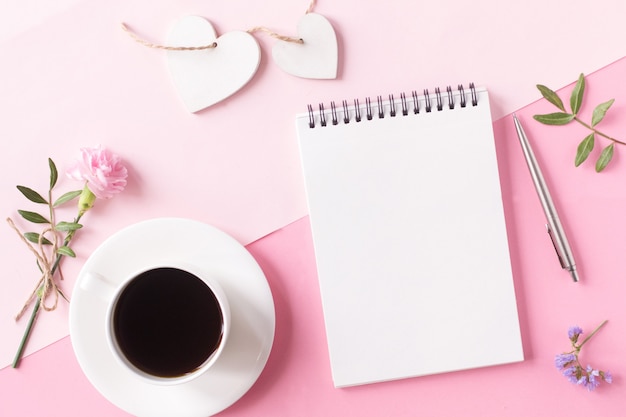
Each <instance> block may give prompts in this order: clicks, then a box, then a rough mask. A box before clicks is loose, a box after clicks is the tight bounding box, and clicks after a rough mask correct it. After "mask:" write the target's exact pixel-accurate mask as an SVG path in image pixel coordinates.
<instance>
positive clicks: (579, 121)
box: [573, 116, 626, 145]
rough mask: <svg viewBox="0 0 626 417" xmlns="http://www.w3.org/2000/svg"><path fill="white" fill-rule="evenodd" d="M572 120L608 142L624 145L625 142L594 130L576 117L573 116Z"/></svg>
mask: <svg viewBox="0 0 626 417" xmlns="http://www.w3.org/2000/svg"><path fill="white" fill-rule="evenodd" d="M573 120H574V121H576V122H578V123H579V124H581V125H583V126H584V127H586V128H587V129H589V130H591V131H592V132H593V133H595V134H596V135H598V136H602V137H603V138H606V139H608V140H610V141H613V142H615V143H619V144H620V145H626V142H624V141H621V140H619V139H616V138H614V137H611V136H609V135H607V134H606V133H602V132H600V131H599V130H598V129H596V128H595V127H593V126H591V125H590V124H588V123H585V122H583V121H582V120H581V119H580V118H579V117H578V116H575V117H574V119H573Z"/></svg>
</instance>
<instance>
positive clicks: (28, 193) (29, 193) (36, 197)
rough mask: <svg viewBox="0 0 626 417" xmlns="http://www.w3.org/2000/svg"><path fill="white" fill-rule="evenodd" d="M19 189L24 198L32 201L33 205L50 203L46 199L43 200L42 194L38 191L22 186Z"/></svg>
mask: <svg viewBox="0 0 626 417" xmlns="http://www.w3.org/2000/svg"><path fill="white" fill-rule="evenodd" d="M17 189H18V190H20V192H21V193H22V194H24V197H26V198H28V199H29V200H30V201H32V202H33V203H39V204H48V202H47V201H46V199H45V198H43V197H42V196H41V194H39V193H38V192H37V191H35V190H32V189H30V188H28V187H24V186H22V185H18V186H17Z"/></svg>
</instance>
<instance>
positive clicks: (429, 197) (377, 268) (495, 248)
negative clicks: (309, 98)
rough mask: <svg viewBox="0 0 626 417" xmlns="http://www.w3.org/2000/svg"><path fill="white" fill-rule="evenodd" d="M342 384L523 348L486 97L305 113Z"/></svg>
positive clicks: (479, 360)
mask: <svg viewBox="0 0 626 417" xmlns="http://www.w3.org/2000/svg"><path fill="white" fill-rule="evenodd" d="M296 125H297V133H298V140H299V144H300V152H301V158H302V166H303V172H304V179H305V186H306V192H307V199H308V205H309V212H310V222H311V228H312V232H313V243H314V248H315V257H316V263H317V270H318V277H319V284H320V289H321V295H322V305H323V311H324V320H325V326H326V334H327V339H328V348H329V353H330V361H331V370H332V376H333V381H334V385H335V386H337V387H345V386H351V385H359V384H366V383H372V382H381V381H388V380H394V379H399V378H407V377H414V376H423V375H429V374H436V373H442V372H449V371H457V370H463V369H470V368H477V367H484V366H490V365H497V364H505V363H512V362H518V361H522V360H523V351H522V343H521V336H520V328H519V322H518V315H517V306H516V299H515V292H514V286H513V279H512V274H511V265H510V258H509V248H508V242H507V234H506V229H505V219H504V214H503V206H502V198H501V192H500V181H499V173H498V165H497V161H496V152H495V144H494V136H493V131H492V121H491V113H490V107H489V97H488V93H487V90H486V89H483V88H476V87H474V86H473V85H470V86H469V87H463V86H458V87H456V88H450V87H448V88H446V89H445V90H439V89H435V90H432V91H431V92H429V91H428V90H424V91H423V92H420V93H419V94H418V93H416V92H413V93H411V94H400V95H399V96H397V97H395V98H394V97H393V96H389V97H384V98H383V97H377V98H376V99H374V100H370V99H365V100H362V101H359V100H358V99H357V100H354V101H353V102H350V103H348V102H347V101H342V102H341V103H339V104H336V103H334V102H331V103H329V104H326V105H324V104H320V105H316V106H309V107H308V111H307V112H306V113H302V114H300V115H298V117H297V118H296Z"/></svg>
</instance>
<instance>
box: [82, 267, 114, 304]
mask: <svg viewBox="0 0 626 417" xmlns="http://www.w3.org/2000/svg"><path fill="white" fill-rule="evenodd" d="M79 286H80V289H81V290H83V291H86V292H88V293H91V294H93V295H95V296H96V297H98V298H100V299H101V300H102V301H105V302H109V301H111V300H112V299H113V296H114V295H115V285H114V284H113V283H112V282H111V281H110V280H108V279H107V278H106V277H105V276H103V275H101V274H98V273H97V272H86V273H85V275H83V277H82V279H81V281H80V285H79Z"/></svg>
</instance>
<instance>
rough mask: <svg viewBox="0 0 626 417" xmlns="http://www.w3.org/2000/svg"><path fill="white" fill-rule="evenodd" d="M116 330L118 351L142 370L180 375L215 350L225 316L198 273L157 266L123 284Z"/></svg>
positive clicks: (157, 373)
mask: <svg viewBox="0 0 626 417" xmlns="http://www.w3.org/2000/svg"><path fill="white" fill-rule="evenodd" d="M113 330H114V334H115V338H116V340H117V343H118V345H119V348H120V350H121V351H122V353H123V354H124V356H126V358H127V359H128V361H129V362H130V363H132V364H133V365H134V366H136V367H137V368H138V369H140V370H142V371H144V372H146V373H148V374H151V375H155V376H159V377H177V376H182V375H185V374H187V373H190V372H193V371H194V370H196V369H197V368H198V367H199V366H201V365H202V364H203V363H204V362H205V361H206V360H207V359H208V358H209V357H210V356H211V354H212V353H213V352H214V351H215V350H216V349H217V347H218V345H219V343H220V341H221V339H222V332H223V317H222V312H221V309H220V307H219V304H218V302H217V299H216V298H215V295H214V294H213V291H211V289H209V287H208V286H207V285H206V284H205V283H204V282H203V281H202V280H201V279H200V278H198V277H196V276H195V275H193V274H191V273H189V272H186V271H182V270H180V269H176V268H157V269H152V270H149V271H147V272H144V273H142V274H141V275H139V276H137V277H136V278H135V279H134V280H133V281H132V282H131V283H130V284H129V285H128V286H127V287H126V288H125V289H124V291H123V292H122V294H121V295H120V297H119V299H118V302H117V305H116V307H115V311H114V314H113Z"/></svg>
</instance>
